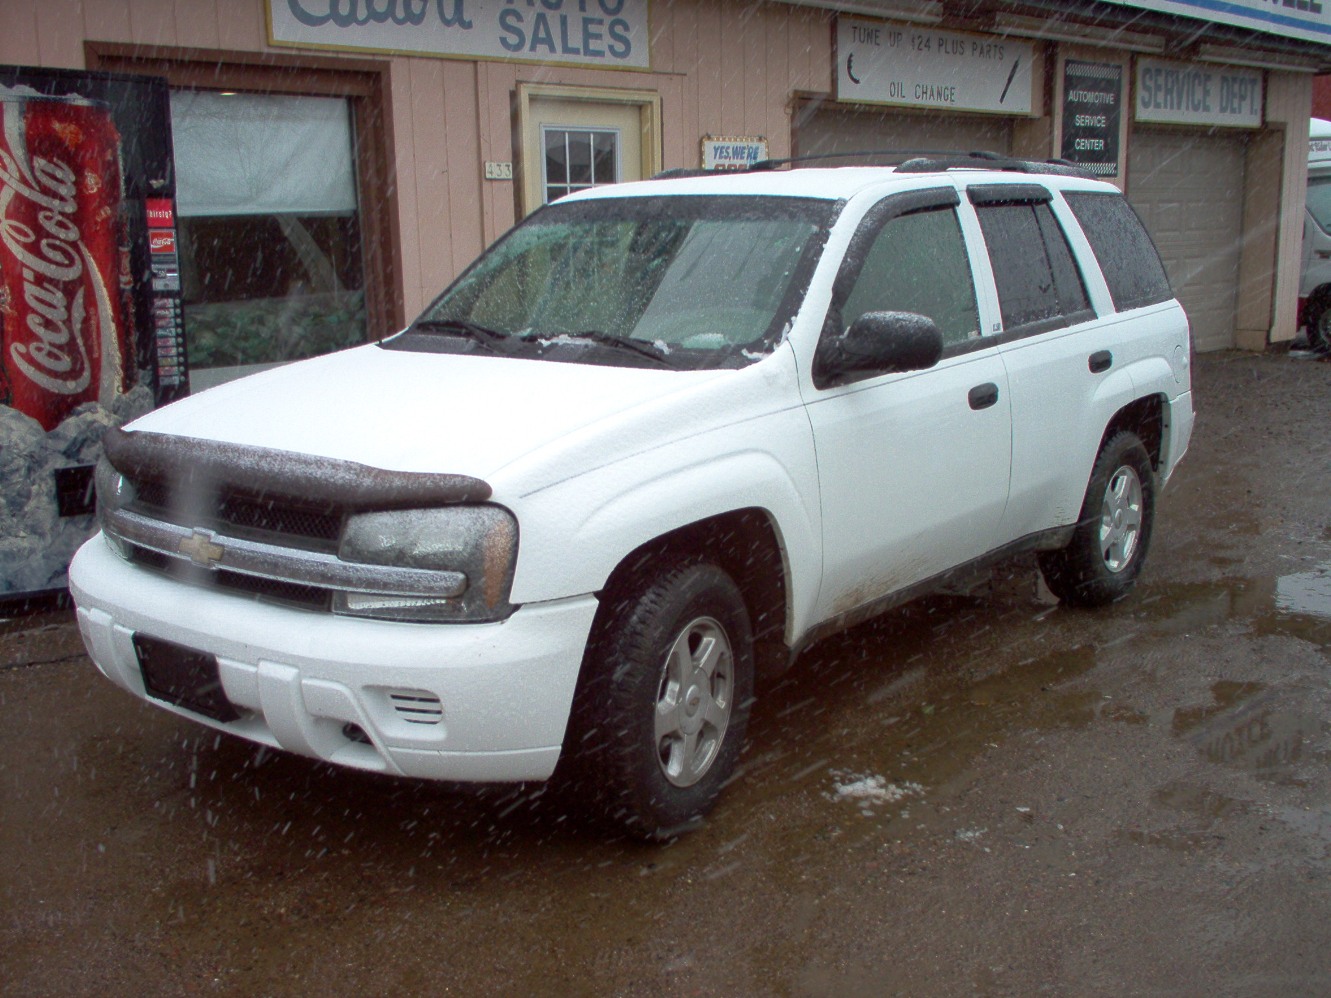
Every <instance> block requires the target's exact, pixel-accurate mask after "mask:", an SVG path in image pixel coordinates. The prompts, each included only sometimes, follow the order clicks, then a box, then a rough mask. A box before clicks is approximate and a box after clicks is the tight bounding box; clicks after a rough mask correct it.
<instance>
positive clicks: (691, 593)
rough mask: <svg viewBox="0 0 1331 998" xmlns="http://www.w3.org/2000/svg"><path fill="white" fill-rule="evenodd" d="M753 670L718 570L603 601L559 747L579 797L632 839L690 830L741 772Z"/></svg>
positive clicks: (679, 575) (743, 621)
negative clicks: (567, 753) (568, 755)
mask: <svg viewBox="0 0 1331 998" xmlns="http://www.w3.org/2000/svg"><path fill="white" fill-rule="evenodd" d="M753 671H754V670H753V638H752V630H751V627H750V624H749V615H748V611H747V609H746V607H745V604H744V599H743V597H742V596H741V595H740V591H739V588H738V587H737V586H736V585H735V583H734V581H733V580H732V579H731V578H730V576H729V575H727V574H726V573H725V572H723V571H722V570H721V569H720V568H717V567H716V566H715V565H712V564H709V563H705V562H696V561H695V562H692V563H688V562H684V563H681V562H675V563H674V564H673V565H671V566H670V567H667V568H664V569H662V570H660V571H659V572H658V573H657V574H655V575H647V576H642V575H639V576H638V577H637V578H636V579H635V580H633V581H630V582H628V583H627V584H624V585H622V586H620V587H618V588H617V591H615V592H609V593H607V594H606V597H605V602H604V604H603V610H602V613H601V614H599V615H598V618H597V623H596V626H595V629H594V632H593V635H592V639H591V641H590V642H589V643H588V650H587V657H586V659H585V660H584V662H583V672H582V680H581V683H580V687H579V692H578V696H577V698H576V700H575V704H574V711H573V721H572V725H571V728H570V732H569V736H570V737H569V738H568V739H566V740H565V745H566V746H567V747H568V748H569V749H570V750H571V752H572V753H573V755H574V759H573V761H572V765H573V768H574V771H575V773H576V783H577V786H578V790H579V793H580V795H581V796H582V797H584V798H585V799H590V803H591V804H592V805H593V806H594V807H595V810H596V811H597V812H599V814H600V815H601V816H602V817H603V818H606V819H608V820H609V821H610V822H611V823H612V824H614V825H616V826H619V827H621V828H624V829H626V830H628V831H629V832H630V833H631V834H633V835H635V836H637V837H639V838H645V839H652V840H664V839H669V838H672V837H674V836H676V835H678V834H680V833H681V832H684V831H687V830H689V829H690V828H691V827H694V826H696V825H697V824H698V823H699V822H700V821H701V819H702V817H703V815H705V814H706V813H707V811H708V810H709V809H710V808H711V806H712V805H713V803H715V801H716V798H717V796H718V795H719V794H720V793H721V789H722V787H724V786H725V784H726V782H727V780H729V779H730V777H731V775H732V774H733V773H734V771H735V766H736V764H737V763H738V760H739V754H740V749H741V747H742V745H743V742H744V731H745V728H746V726H747V723H748V716H749V708H750V706H751V703H752V700H753Z"/></svg>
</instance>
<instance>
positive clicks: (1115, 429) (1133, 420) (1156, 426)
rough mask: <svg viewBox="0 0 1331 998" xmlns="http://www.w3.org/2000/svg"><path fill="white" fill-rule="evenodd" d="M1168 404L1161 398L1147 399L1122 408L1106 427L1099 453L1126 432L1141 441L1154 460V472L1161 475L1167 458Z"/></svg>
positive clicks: (1101, 437) (1145, 397) (1148, 396)
mask: <svg viewBox="0 0 1331 998" xmlns="http://www.w3.org/2000/svg"><path fill="white" fill-rule="evenodd" d="M1165 404H1166V401H1165V398H1164V397H1163V396H1162V395H1146V396H1143V397H1142V398H1139V399H1135V400H1133V401H1132V402H1129V403H1128V404H1127V405H1125V406H1123V407H1122V408H1121V409H1119V410H1118V411H1117V412H1116V413H1114V415H1113V416H1112V417H1111V418H1110V420H1109V423H1108V424H1107V425H1106V426H1105V431H1104V433H1103V434H1101V436H1100V445H1099V447H1097V448H1096V453H1097V454H1098V453H1099V452H1100V451H1101V450H1102V449H1103V448H1104V445H1105V444H1107V443H1108V442H1109V441H1110V440H1111V439H1112V438H1113V436H1114V434H1116V433H1119V432H1121V431H1123V430H1127V431H1129V432H1131V433H1134V434H1136V436H1137V438H1138V439H1139V440H1141V442H1142V446H1144V447H1145V448H1146V453H1147V454H1149V455H1150V457H1151V468H1152V469H1153V470H1154V471H1156V472H1157V473H1158V472H1159V471H1160V466H1161V460H1162V459H1163V457H1164V441H1165Z"/></svg>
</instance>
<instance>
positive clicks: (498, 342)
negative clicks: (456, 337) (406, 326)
mask: <svg viewBox="0 0 1331 998" xmlns="http://www.w3.org/2000/svg"><path fill="white" fill-rule="evenodd" d="M411 328H412V329H428V330H438V331H439V332H443V333H462V334H463V335H465V336H468V337H470V338H471V339H473V340H475V341H476V342H478V343H480V344H481V345H482V346H484V347H488V348H489V349H490V351H491V352H493V353H502V354H506V353H508V352H509V351H508V350H506V349H505V348H504V346H503V345H502V344H504V341H505V340H507V339H508V337H509V334H508V333H506V332H504V331H503V330H500V329H491V328H489V327H488V326H482V325H480V324H479V323H475V322H468V321H467V320H466V319H418V320H417V321H416V322H414V323H412V326H411Z"/></svg>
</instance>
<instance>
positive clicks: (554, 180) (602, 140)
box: [544, 128, 619, 201]
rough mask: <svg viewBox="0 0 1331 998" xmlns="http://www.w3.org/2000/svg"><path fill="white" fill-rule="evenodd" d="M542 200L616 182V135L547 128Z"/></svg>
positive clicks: (617, 177)
mask: <svg viewBox="0 0 1331 998" xmlns="http://www.w3.org/2000/svg"><path fill="white" fill-rule="evenodd" d="M544 138H545V200H546V201H555V200H557V199H558V198H562V197H563V196H564V195H565V194H571V193H572V192H573V191H585V190H587V189H588V188H589V187H600V186H601V185H602V184H614V183H618V181H619V174H618V163H617V159H618V146H619V134H618V133H617V132H607V131H590V130H586V129H568V128H546V129H544Z"/></svg>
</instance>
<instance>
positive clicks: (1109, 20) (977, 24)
mask: <svg viewBox="0 0 1331 998" xmlns="http://www.w3.org/2000/svg"><path fill="white" fill-rule="evenodd" d="M778 2H781V3H787V4H790V5H792V6H796V7H815V8H820V9H823V10H830V11H836V12H838V13H846V14H857V15H860V16H864V17H879V18H882V19H884V20H888V21H905V22H908V23H913V24H936V25H938V26H940V27H946V28H955V29H957V30H962V31H982V32H986V33H991V34H997V35H1010V36H1013V37H1019V38H1033V39H1037V40H1045V41H1057V42H1067V43H1072V44H1078V45H1090V46H1095V47H1100V48H1116V49H1126V50H1128V51H1133V52H1144V53H1151V54H1155V55H1159V56H1161V57H1163V58H1172V59H1185V60H1198V61H1202V62H1215V63H1223V64H1227V65H1239V66H1250V67H1254V68H1258V69H1271V70H1278V71H1283V72H1296V73H1325V72H1331V3H1328V4H1327V8H1328V18H1327V24H1326V40H1325V41H1314V40H1312V39H1310V38H1304V37H1294V36H1290V35H1285V34H1281V33H1280V30H1282V25H1280V24H1278V23H1269V24H1267V25H1266V26H1265V27H1263V28H1261V29H1258V28H1254V27H1241V26H1238V25H1235V24H1224V23H1220V22H1218V21H1213V20H1208V19H1206V17H1205V15H1204V12H1203V10H1202V8H1201V7H1200V6H1198V7H1196V8H1195V9H1196V12H1195V13H1189V14H1186V15H1185V14H1178V13H1168V12H1166V11H1164V10H1162V9H1149V10H1148V9H1145V8H1144V7H1139V6H1134V5H1130V3H1135V2H1136V0H1125V2H1121V3H1120V2H1111V3H1106V2H1101V0H1020V2H1001V0H960V2H949V0H918V2H912V0H778ZM1143 2H1149V0H1143ZM1153 6H1155V7H1158V8H1164V7H1173V8H1179V7H1189V6H1191V4H1190V3H1188V2H1180V0H1160V2H1158V3H1155V4H1154V5H1153ZM1225 6H1227V7H1235V6H1240V5H1237V4H1227V5H1225ZM1252 6H1253V9H1254V10H1256V9H1258V8H1259V6H1260V5H1258V4H1253V5H1252ZM1267 6H1269V5H1267ZM1255 23H1256V22H1255ZM1288 30H1296V29H1294V28H1289V29H1288ZM1318 30H1320V29H1318Z"/></svg>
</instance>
